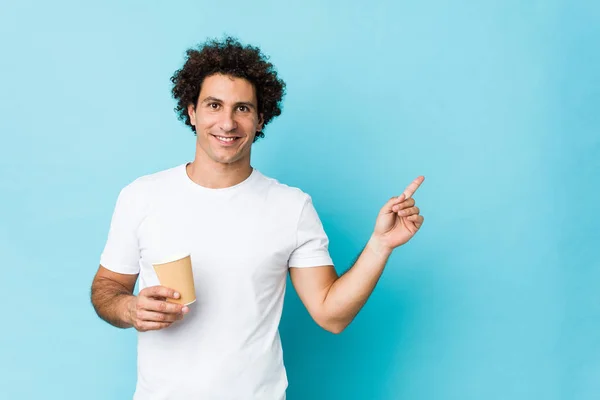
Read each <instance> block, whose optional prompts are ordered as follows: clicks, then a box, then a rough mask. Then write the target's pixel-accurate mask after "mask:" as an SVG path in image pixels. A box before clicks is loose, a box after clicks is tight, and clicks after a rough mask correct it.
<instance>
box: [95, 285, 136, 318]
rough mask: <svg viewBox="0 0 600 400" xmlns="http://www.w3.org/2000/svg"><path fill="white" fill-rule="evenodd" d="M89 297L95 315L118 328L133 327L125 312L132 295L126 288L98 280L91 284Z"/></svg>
mask: <svg viewBox="0 0 600 400" xmlns="http://www.w3.org/2000/svg"><path fill="white" fill-rule="evenodd" d="M91 297H92V304H93V306H94V309H95V310H96V314H98V316H99V317H100V318H102V319H103V320H104V321H106V322H108V323H109V324H111V325H113V326H116V327H118V328H130V327H132V326H133V324H132V323H131V320H130V318H129V317H128V315H129V313H128V310H127V306H128V303H129V301H130V300H131V298H133V294H132V293H131V292H130V291H129V290H127V288H126V287H124V286H123V285H121V284H119V283H118V282H115V281H113V280H110V279H106V278H99V279H96V280H94V283H93V284H92V295H91Z"/></svg>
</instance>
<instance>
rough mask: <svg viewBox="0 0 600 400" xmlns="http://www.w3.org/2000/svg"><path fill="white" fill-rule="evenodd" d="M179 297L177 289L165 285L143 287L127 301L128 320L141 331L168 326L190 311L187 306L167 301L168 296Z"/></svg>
mask: <svg viewBox="0 0 600 400" xmlns="http://www.w3.org/2000/svg"><path fill="white" fill-rule="evenodd" d="M179 297H180V295H179V293H177V292H175V290H173V289H169V288H166V287H164V286H151V287H147V288H145V289H142V290H141V291H140V293H139V294H138V295H137V296H132V297H130V298H129V299H128V301H127V304H126V306H127V319H128V320H129V321H128V322H129V323H130V324H131V325H132V326H133V327H134V328H135V329H136V330H138V331H140V332H145V331H152V330H159V329H163V328H167V327H169V326H171V324H172V323H173V322H175V321H177V320H180V319H182V318H183V316H184V314H187V313H188V312H189V308H188V307H187V306H184V305H182V304H175V303H169V302H167V301H166V299H167V298H173V299H178V298H179Z"/></svg>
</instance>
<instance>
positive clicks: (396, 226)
mask: <svg viewBox="0 0 600 400" xmlns="http://www.w3.org/2000/svg"><path fill="white" fill-rule="evenodd" d="M424 180H425V177H423V176H419V177H418V178H417V179H415V180H414V181H413V182H412V183H411V184H410V185H408V187H407V188H406V190H404V193H402V194H401V195H400V196H398V197H392V198H391V199H390V200H389V201H388V202H387V203H386V204H385V205H384V206H383V208H382V209H381V211H380V212H379V215H378V216H377V221H376V222H375V230H374V231H373V235H372V236H371V240H372V241H375V242H376V244H377V247H378V249H379V250H383V251H386V252H391V251H392V250H394V249H395V248H396V247H398V246H401V245H403V244H405V243H406V242H408V241H409V240H410V239H412V237H413V236H414V235H415V234H416V233H417V232H418V231H419V229H420V228H421V225H423V221H424V218H423V216H422V215H420V212H421V210H419V207H417V206H416V205H415V200H414V199H413V198H412V196H413V194H414V193H415V192H416V190H417V189H418V188H419V186H421V184H422V183H423V181H424Z"/></svg>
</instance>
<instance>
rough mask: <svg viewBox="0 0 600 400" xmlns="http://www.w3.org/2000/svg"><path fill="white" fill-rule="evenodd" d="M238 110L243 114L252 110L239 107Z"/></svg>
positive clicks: (246, 107)
mask: <svg viewBox="0 0 600 400" xmlns="http://www.w3.org/2000/svg"><path fill="white" fill-rule="evenodd" d="M238 110H240V111H241V112H248V111H250V108H249V107H248V106H239V107H238Z"/></svg>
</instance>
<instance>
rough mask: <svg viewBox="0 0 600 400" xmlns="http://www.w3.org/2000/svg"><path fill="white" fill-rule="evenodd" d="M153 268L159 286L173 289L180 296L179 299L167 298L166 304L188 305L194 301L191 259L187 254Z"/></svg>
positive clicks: (194, 292)
mask: <svg viewBox="0 0 600 400" xmlns="http://www.w3.org/2000/svg"><path fill="white" fill-rule="evenodd" d="M153 266H154V271H155V272H156V275H157V276H158V280H159V281H160V285H161V286H165V287H168V288H170V289H174V290H176V291H177V292H179V294H180V295H181V297H180V298H179V299H173V298H168V299H167V301H168V302H171V303H177V304H184V305H188V304H192V303H193V302H195V301H196V288H195V287H194V274H193V272H192V259H191V257H190V255H189V254H188V255H185V256H182V257H175V258H173V259H171V260H169V261H164V262H161V263H158V264H153Z"/></svg>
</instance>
